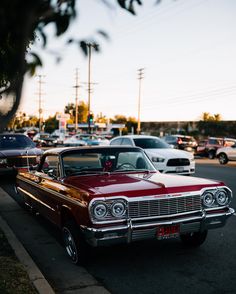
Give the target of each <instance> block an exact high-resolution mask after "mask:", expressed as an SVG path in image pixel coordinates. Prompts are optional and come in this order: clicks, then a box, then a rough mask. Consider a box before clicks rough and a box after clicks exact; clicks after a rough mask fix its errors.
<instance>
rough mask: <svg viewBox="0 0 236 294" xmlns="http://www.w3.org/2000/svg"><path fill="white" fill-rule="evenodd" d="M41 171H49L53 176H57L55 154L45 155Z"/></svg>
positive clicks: (57, 161) (57, 169) (57, 164)
mask: <svg viewBox="0 0 236 294" xmlns="http://www.w3.org/2000/svg"><path fill="white" fill-rule="evenodd" d="M41 171H42V172H44V173H45V174H48V173H49V172H50V173H51V174H52V175H53V176H55V177H59V159H58V156H56V155H48V156H46V157H45V159H44V162H43V165H42V168H41Z"/></svg>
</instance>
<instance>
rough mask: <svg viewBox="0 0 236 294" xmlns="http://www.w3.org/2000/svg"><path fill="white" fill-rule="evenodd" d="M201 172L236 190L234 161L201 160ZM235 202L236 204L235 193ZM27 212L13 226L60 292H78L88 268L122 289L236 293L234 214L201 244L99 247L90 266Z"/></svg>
mask: <svg viewBox="0 0 236 294" xmlns="http://www.w3.org/2000/svg"><path fill="white" fill-rule="evenodd" d="M196 176H200V177H204V178H212V179H220V180H223V181H224V182H225V183H226V184H227V185H228V186H229V187H230V188H231V189H232V190H233V192H234V195H236V181H235V177H236V166H235V165H226V166H220V165H219V164H218V163H217V161H216V160H213V161H207V160H197V168H196ZM0 186H1V187H2V188H3V189H5V190H6V191H7V192H8V193H9V194H11V196H12V197H15V199H16V195H15V193H14V189H13V183H12V180H6V179H2V180H0ZM232 207H234V208H235V209H236V196H235V198H234V199H233V202H232ZM12 213H14V212H12ZM22 214H23V218H24V223H23V221H22V223H19V221H18V219H17V218H14V217H10V216H9V222H10V223H11V227H12V228H13V229H14V230H15V231H16V234H17V236H18V238H20V239H21V241H22V243H23V244H24V246H25V247H26V249H27V250H28V251H29V253H30V254H31V256H33V258H34V260H35V261H36V263H37V264H38V265H39V267H40V269H41V271H42V272H43V274H44V275H45V276H46V277H47V279H48V281H49V282H50V283H51V285H52V286H53V287H54V289H55V290H56V292H58V293H74V292H73V289H76V286H77V285H78V284H79V285H80V286H83V283H84V284H85V281H86V279H87V278H88V274H87V272H88V273H89V274H91V275H92V276H93V277H95V279H96V280H97V281H98V282H99V283H100V284H102V285H104V286H105V288H106V289H108V290H109V291H110V292H111V293H117V294H121V293H122V294H125V293H129V294H130V293H135V294H138V293H140V294H141V293H142V294H146V293H148V294H149V293H150V294H151V293H153V294H156V293H158V294H162V293H165V294H172V293H173V294H176V293H180V294H181V293H187V294H195V293H196V294H199V293H204V294H235V293H236V278H235V277H236V250H235V248H236V229H235V228H236V217H235V216H233V217H231V219H230V220H229V221H228V223H227V225H226V226H225V227H224V228H220V229H216V230H212V231H210V232H209V234H208V238H207V240H206V242H205V243H204V244H203V245H202V246H201V247H200V248H198V249H191V250H190V249H186V248H184V247H183V246H182V244H181V242H180V241H178V240H166V241H161V242H148V243H146V242H144V243H133V244H130V245H126V246H125V245H124V246H113V247H109V248H99V249H96V250H95V251H94V254H93V255H92V256H91V260H89V261H88V264H87V265H86V270H87V271H86V270H84V269H83V268H82V267H78V266H74V265H72V264H71V263H70V261H69V259H67V257H66V255H65V253H64V250H63V248H62V245H61V241H60V234H59V232H58V231H57V230H56V229H55V228H54V227H53V226H51V225H50V224H49V223H48V222H47V221H45V220H44V219H42V218H41V217H35V216H32V215H31V214H29V213H28V212H25V211H24V210H23V211H22V212H21V218H22ZM70 291H72V292H70Z"/></svg>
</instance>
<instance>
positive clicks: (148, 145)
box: [110, 135, 195, 175]
mask: <svg viewBox="0 0 236 294" xmlns="http://www.w3.org/2000/svg"><path fill="white" fill-rule="evenodd" d="M110 145H128V146H138V147H141V148H143V149H144V150H145V152H146V153H147V155H148V156H149V158H150V159H151V160H152V163H153V164H154V166H155V167H156V169H157V170H159V171H160V172H162V173H174V174H182V175H190V174H193V173H194V172H195V160H194V156H193V154H192V153H190V152H187V151H183V150H176V149H173V148H171V146H170V145H169V144H167V143H166V142H164V141H163V140H162V139H160V138H158V137H155V136H144V135H127V136H119V137H115V138H114V139H112V140H111V141H110Z"/></svg>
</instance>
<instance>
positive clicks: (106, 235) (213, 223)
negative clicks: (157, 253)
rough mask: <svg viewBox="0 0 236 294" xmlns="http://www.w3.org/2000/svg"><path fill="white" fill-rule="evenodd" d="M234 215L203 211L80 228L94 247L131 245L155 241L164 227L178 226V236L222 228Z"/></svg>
mask: <svg viewBox="0 0 236 294" xmlns="http://www.w3.org/2000/svg"><path fill="white" fill-rule="evenodd" d="M233 213H234V209H233V208H228V211H226V212H224V213H214V214H213V213H211V214H207V213H205V212H204V211H203V212H202V213H201V214H200V215H194V216H191V217H185V218H183V217H182V218H175V219H171V220H163V221H159V220H158V221H152V222H145V220H144V221H142V222H140V221H139V222H135V221H132V220H131V219H128V220H127V223H126V224H125V225H117V226H110V227H108V226H107V227H102V228H90V227H86V226H81V230H82V232H83V234H84V237H85V239H86V241H87V242H88V243H89V244H90V245H92V246H94V247H97V246H105V245H111V244H118V243H131V242H134V241H139V240H146V239H156V238H157V237H156V235H157V227H158V226H165V225H175V224H179V225H180V234H186V233H192V232H199V231H204V230H209V229H214V228H219V227H223V226H224V225H225V223H226V221H227V219H228V218H229V217H230V216H231V215H232V214H233Z"/></svg>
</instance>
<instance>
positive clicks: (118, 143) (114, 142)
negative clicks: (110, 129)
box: [110, 138, 122, 145]
mask: <svg viewBox="0 0 236 294" xmlns="http://www.w3.org/2000/svg"><path fill="white" fill-rule="evenodd" d="M121 141H122V138H117V139H113V140H112V141H111V142H110V145H121Z"/></svg>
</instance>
